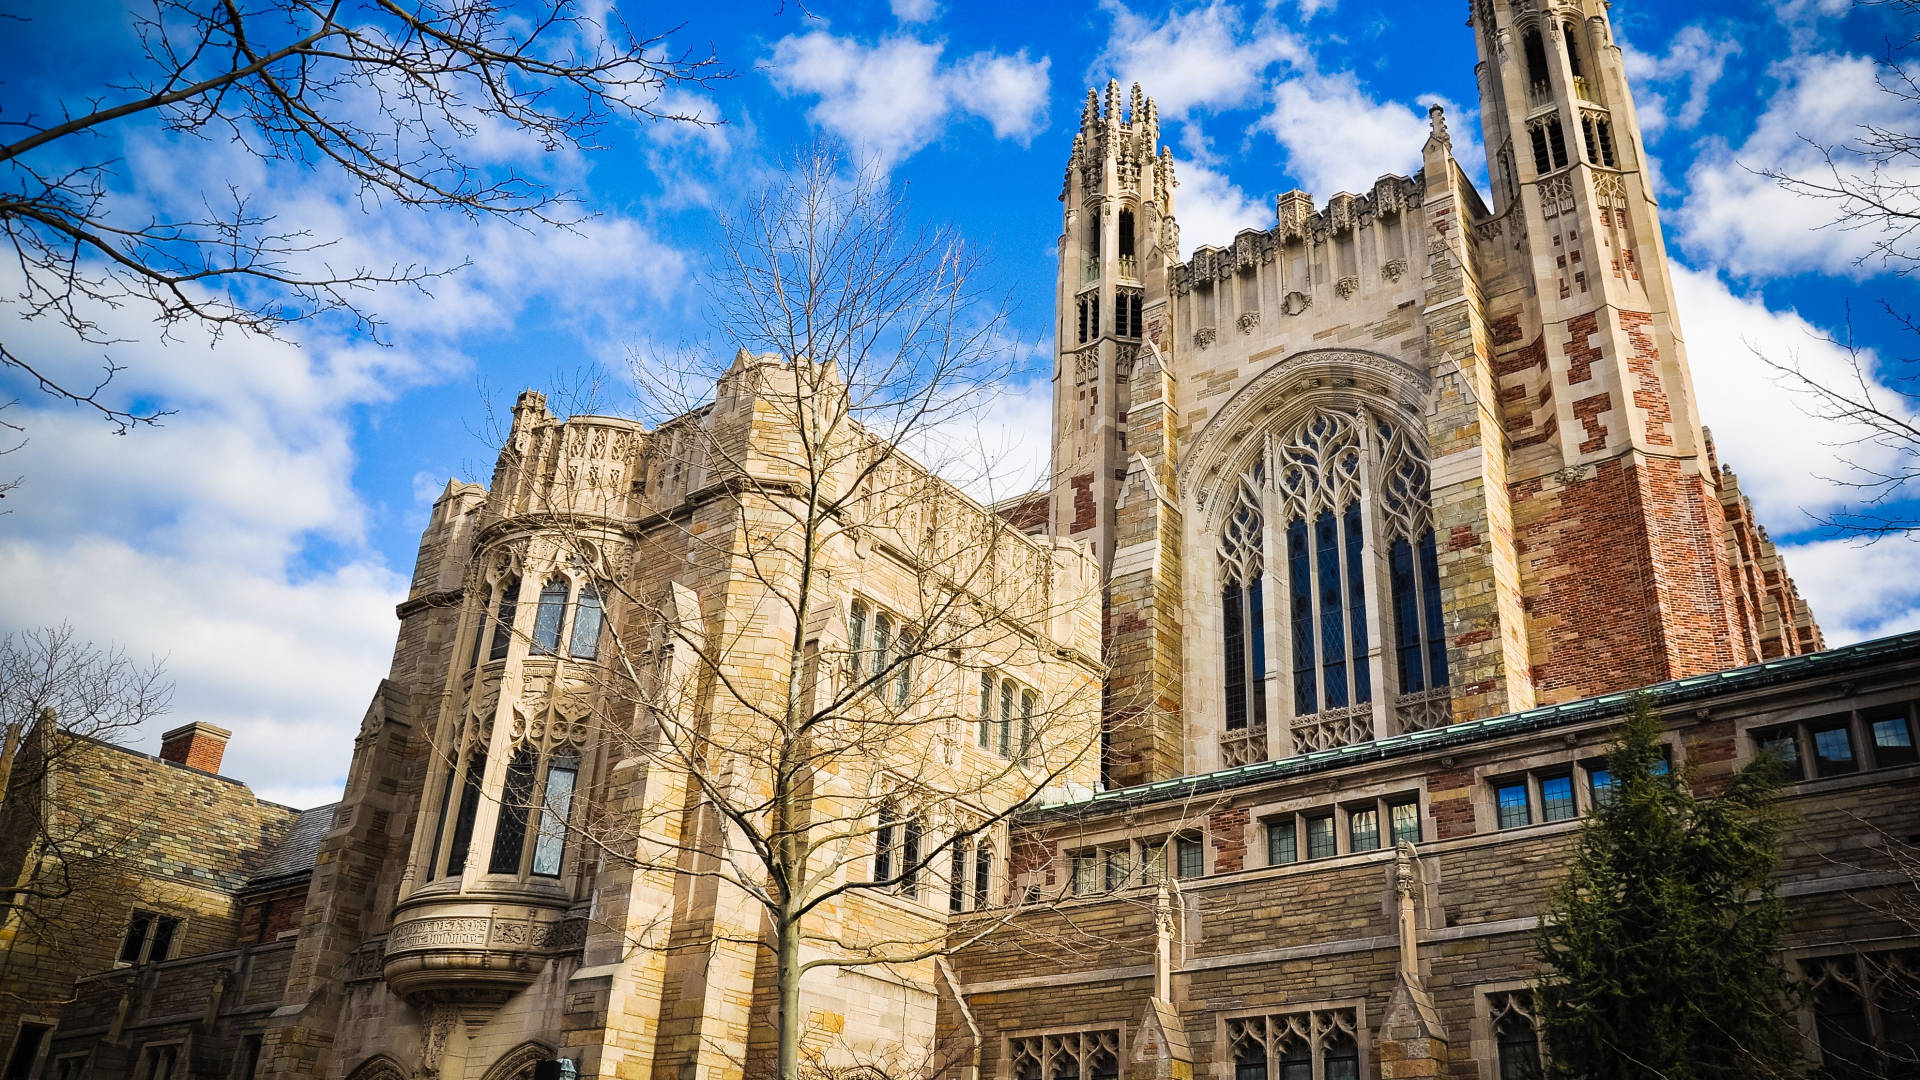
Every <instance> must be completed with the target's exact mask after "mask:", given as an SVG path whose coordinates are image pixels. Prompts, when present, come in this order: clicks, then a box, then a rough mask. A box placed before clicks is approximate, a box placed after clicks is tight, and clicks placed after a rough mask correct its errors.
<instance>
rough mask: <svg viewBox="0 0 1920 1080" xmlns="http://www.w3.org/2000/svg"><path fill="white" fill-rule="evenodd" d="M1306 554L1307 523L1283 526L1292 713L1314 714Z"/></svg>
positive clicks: (1308, 559) (1308, 560)
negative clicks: (1290, 630)
mask: <svg viewBox="0 0 1920 1080" xmlns="http://www.w3.org/2000/svg"><path fill="white" fill-rule="evenodd" d="M1311 563H1312V557H1311V556H1310V555H1309V554H1308V553H1307V523H1306V522H1304V521H1299V520H1295V521H1294V522H1293V523H1292V524H1290V525H1288V526H1287V584H1288V587H1289V588H1288V591H1289V594H1290V595H1289V608H1290V609H1291V611H1292V613H1293V711H1294V712H1295V713H1296V714H1298V715H1301V716H1305V715H1306V714H1308V713H1311V712H1318V711H1319V707H1318V705H1316V704H1315V702H1316V701H1317V697H1316V695H1315V693H1314V671H1313V592H1312V589H1313V585H1312V582H1313V573H1312V565H1311Z"/></svg>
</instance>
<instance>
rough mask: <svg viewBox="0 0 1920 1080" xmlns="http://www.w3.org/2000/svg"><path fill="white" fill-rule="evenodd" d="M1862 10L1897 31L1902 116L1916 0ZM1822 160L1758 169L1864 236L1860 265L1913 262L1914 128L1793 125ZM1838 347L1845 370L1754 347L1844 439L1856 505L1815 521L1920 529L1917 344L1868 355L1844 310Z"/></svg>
mask: <svg viewBox="0 0 1920 1080" xmlns="http://www.w3.org/2000/svg"><path fill="white" fill-rule="evenodd" d="M1855 6H1856V7H1860V8H1885V9H1888V11H1889V12H1890V13H1891V14H1892V16H1893V22H1894V25H1895V26H1896V27H1897V32H1898V33H1899V34H1901V35H1903V36H1901V37H1898V38H1896V39H1895V40H1893V41H1891V42H1889V43H1888V46H1887V50H1886V52H1885V53H1884V54H1883V56H1882V57H1881V58H1880V61H1879V70H1880V78H1879V82H1880V90H1881V92H1882V93H1883V94H1885V95H1886V96H1888V97H1889V98H1891V99H1892V100H1893V101H1894V102H1896V103H1898V104H1899V106H1901V108H1900V109H1899V110H1898V112H1899V113H1901V114H1904V115H1911V114H1912V110H1913V108H1914V107H1915V106H1920V68H1915V67H1914V66H1913V65H1912V64H1911V63H1906V62H1903V58H1905V57H1907V56H1909V55H1910V54H1911V52H1912V50H1913V49H1914V48H1915V46H1916V45H1920V0H1855ZM1802 138H1803V139H1804V140H1805V141H1806V142H1807V143H1808V144H1809V145H1811V146H1813V147H1814V148H1815V149H1816V150H1817V151H1818V152H1819V156H1820V161H1821V164H1820V165H1819V166H1818V167H1816V168H1815V169H1813V170H1811V171H1809V172H1806V173H1800V172H1796V171H1789V170H1787V169H1783V168H1779V167H1772V168H1765V169H1762V170H1760V171H1761V174H1762V175H1764V176H1766V177H1768V178H1770V179H1772V180H1773V181H1774V182H1775V183H1776V184H1778V185H1779V186H1780V187H1781V188H1783V189H1785V190H1787V191H1790V192H1793V193H1795V194H1797V195H1801V196H1804V197H1807V198H1811V199H1818V200H1820V201H1822V202H1825V203H1828V204H1831V206H1832V208H1833V213H1834V217H1833V220H1832V221H1831V222H1830V223H1829V225H1828V226H1827V227H1829V228H1832V229H1834V230H1837V231H1840V232H1846V233H1853V234H1858V235H1860V236H1863V237H1864V238H1865V240H1866V250H1865V251H1864V252H1863V253H1862V254H1861V255H1860V256H1859V257H1858V259H1857V260H1856V261H1857V263H1858V264H1859V265H1861V266H1871V267H1874V268H1877V269H1882V270H1890V271H1892V272H1893V273H1894V274H1896V275H1897V276H1899V277H1901V278H1903V279H1904V278H1907V277H1909V276H1910V275H1911V274H1912V273H1913V272H1914V270H1915V269H1916V268H1920V131H1909V130H1902V129H1901V128H1899V127H1889V126H1885V125H1882V124H1877V123H1871V122H1868V123H1862V124H1860V125H1859V126H1858V127H1857V128H1855V129H1854V131H1853V133H1852V135H1851V137H1849V138H1846V139H1841V140H1835V141H1825V140H1823V139H1822V138H1819V137H1816V136H1812V135H1808V134H1806V133H1803V134H1802ZM1880 307H1881V309H1882V310H1883V312H1884V313H1885V315H1886V316H1887V318H1888V319H1889V320H1891V323H1892V325H1893V326H1894V327H1895V328H1896V329H1897V330H1899V331H1900V332H1901V333H1902V336H1911V337H1913V338H1920V322H1917V321H1916V315H1915V313H1914V312H1911V311H1908V310H1903V309H1902V307H1901V306H1900V305H1898V304H1895V303H1893V302H1891V301H1886V300H1883V301H1881V303H1880ZM1830 343H1831V344H1833V345H1835V346H1837V347H1838V348H1839V349H1840V350H1841V351H1842V352H1843V353H1844V354H1845V356H1846V359H1847V364H1846V369H1845V370H1843V371H1841V372H1838V373H1829V372H1825V371H1820V370H1814V369H1810V368H1808V367H1807V366H1806V365H1805V364H1804V363H1803V361H1802V359H1801V357H1800V356H1799V354H1798V353H1796V352H1794V351H1792V350H1788V351H1787V352H1786V354H1785V355H1779V354H1776V353H1771V352H1768V351H1765V350H1763V349H1761V348H1758V347H1755V348H1754V349H1753V351H1754V353H1755V354H1756V355H1757V356H1758V357H1759V358H1760V359H1761V360H1762V361H1763V362H1765V363H1766V364H1767V365H1768V366H1770V367H1771V368H1773V370H1774V371H1775V372H1776V373H1777V374H1778V376H1779V380H1780V382H1781V383H1782V385H1784V386H1786V387H1787V388H1788V389H1789V390H1792V391H1793V392H1795V393H1796V394H1798V395H1799V396H1800V398H1801V400H1802V401H1803V402H1804V408H1805V409H1806V411H1807V412H1808V414H1809V415H1811V416H1813V417H1815V418H1817V419H1820V420H1825V421H1830V422H1832V423H1833V425H1834V430H1836V431H1838V432H1840V433H1842V434H1841V435H1840V436H1839V437H1840V438H1841V440H1842V444H1843V445H1844V446H1845V447H1846V448H1847V449H1846V453H1845V455H1844V459H1845V461H1846V464H1847V466H1848V469H1849V473H1848V475H1845V476H1841V477H1835V478H1833V479H1835V480H1836V481H1837V482H1839V483H1842V484H1845V485H1847V486H1849V487H1852V488H1854V489H1855V490H1856V491H1858V492H1859V493H1860V495H1861V497H1862V505H1861V507H1860V508H1858V509H1854V510H1847V511H1842V512H1840V513H1837V514H1834V515H1830V516H1828V517H1826V518H1824V519H1823V524H1826V525H1828V526H1831V527H1833V528H1835V529H1837V530H1839V531H1840V532H1842V533H1844V534H1848V535H1853V536H1858V537H1862V538H1865V539H1868V540H1873V539H1879V538H1881V537H1888V536H1907V537H1913V536H1916V535H1920V514H1916V512H1915V511H1914V509H1913V507H1912V504H1911V503H1910V502H1909V501H1908V499H1909V496H1910V495H1911V494H1912V492H1913V490H1914V485H1915V482H1916V481H1920V353H1915V354H1909V355H1904V356H1898V357H1893V358H1882V359H1881V362H1880V363H1878V364H1876V363H1875V357H1874V356H1873V355H1872V354H1871V353H1870V352H1869V351H1868V350H1865V349H1863V348H1862V347H1861V346H1860V345H1859V344H1857V343H1856V342H1855V341H1854V339H1853V332H1852V313H1851V312H1849V315H1848V330H1847V334H1846V336H1845V337H1844V338H1839V339H1835V340H1833V341H1831V342H1830Z"/></svg>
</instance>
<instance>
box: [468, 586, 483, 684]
mask: <svg viewBox="0 0 1920 1080" xmlns="http://www.w3.org/2000/svg"><path fill="white" fill-rule="evenodd" d="M486 644H487V609H486V604H485V602H484V601H483V602H482V603H481V606H480V615H479V617H478V618H476V619H474V624H473V659H471V660H468V661H467V666H468V667H469V668H477V667H479V666H480V652H481V650H482V649H484V648H485V647H486Z"/></svg>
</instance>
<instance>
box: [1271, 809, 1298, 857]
mask: <svg viewBox="0 0 1920 1080" xmlns="http://www.w3.org/2000/svg"><path fill="white" fill-rule="evenodd" d="M1299 861H1300V835H1299V827H1298V826H1297V825H1296V824H1294V820H1293V817H1292V816H1291V815H1289V816H1287V817H1282V818H1274V819H1273V820H1271V821H1269V822H1267V865H1268V866H1285V865H1287V864H1288V863H1297V862H1299Z"/></svg>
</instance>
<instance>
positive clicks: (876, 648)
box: [873, 612, 893, 678]
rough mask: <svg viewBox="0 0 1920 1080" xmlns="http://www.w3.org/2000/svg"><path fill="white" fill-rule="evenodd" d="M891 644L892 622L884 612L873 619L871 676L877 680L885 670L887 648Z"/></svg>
mask: <svg viewBox="0 0 1920 1080" xmlns="http://www.w3.org/2000/svg"><path fill="white" fill-rule="evenodd" d="M892 644H893V620H892V619H889V618H887V615H886V613H885V612H881V613H880V614H878V615H875V616H874V617H873V674H874V677H875V678H878V677H879V676H880V675H881V673H883V672H885V671H886V670H887V648H888V646H890V645H892Z"/></svg>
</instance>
